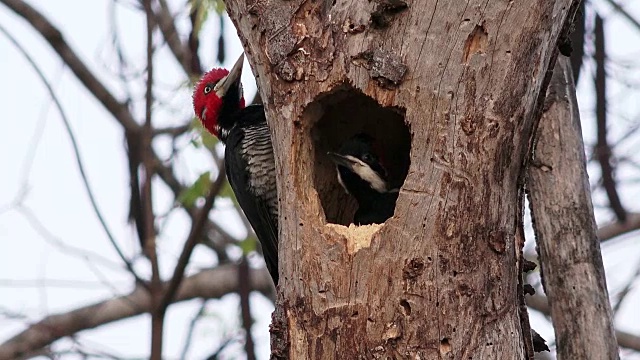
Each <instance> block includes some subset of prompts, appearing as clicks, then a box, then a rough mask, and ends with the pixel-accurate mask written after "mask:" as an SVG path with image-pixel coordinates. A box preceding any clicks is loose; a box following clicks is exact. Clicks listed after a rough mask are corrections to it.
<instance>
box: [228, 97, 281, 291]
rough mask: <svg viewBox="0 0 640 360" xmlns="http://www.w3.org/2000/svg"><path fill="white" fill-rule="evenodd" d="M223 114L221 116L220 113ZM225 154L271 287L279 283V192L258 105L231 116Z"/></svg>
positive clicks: (268, 141)
mask: <svg viewBox="0 0 640 360" xmlns="http://www.w3.org/2000/svg"><path fill="white" fill-rule="evenodd" d="M221 115H222V114H221ZM231 118H232V119H233V120H235V121H236V122H235V125H234V126H233V127H232V128H231V129H230V130H229V132H228V135H227V136H226V139H222V138H221V140H222V141H223V142H225V144H226V149H225V153H224V159H225V165H226V170H227V178H228V179H229V183H230V184H231V188H232V189H233V192H234V193H235V194H236V198H237V199H238V203H239V204H240V207H241V208H242V210H243V211H244V213H245V215H246V216H247V219H249V223H251V226H252V227H253V231H255V233H256V235H257V236H258V239H259V240H260V243H261V245H262V253H263V254H264V259H265V262H266V264H267V269H268V270H269V273H270V274H271V278H272V279H273V282H274V284H276V285H277V284H278V193H277V189H276V177H275V162H274V158H273V149H272V146H271V137H270V134H269V128H268V127H267V123H266V119H265V116H264V109H263V108H262V106H261V105H252V106H248V107H246V108H244V109H242V110H240V111H237V112H236V113H235V114H233V115H231Z"/></svg>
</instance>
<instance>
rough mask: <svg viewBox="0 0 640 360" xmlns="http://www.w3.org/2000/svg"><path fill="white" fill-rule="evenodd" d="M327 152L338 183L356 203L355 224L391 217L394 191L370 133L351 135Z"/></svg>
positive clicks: (380, 220) (369, 222)
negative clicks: (338, 148)
mask: <svg viewBox="0 0 640 360" xmlns="http://www.w3.org/2000/svg"><path fill="white" fill-rule="evenodd" d="M328 155H329V157H330V158H331V160H332V161H333V162H334V163H335V164H336V168H337V173H338V182H339V183H340V185H342V187H343V188H344V189H345V190H346V191H347V193H349V194H351V195H352V196H353V197H354V198H355V199H356V201H357V202H358V210H357V211H356V213H355V215H354V218H353V222H354V223H355V224H356V225H368V224H380V223H383V222H385V221H386V220H387V219H388V218H390V217H391V216H393V211H394V209H395V206H396V200H397V199H398V190H397V189H389V183H388V180H387V171H386V169H385V168H384V166H383V165H382V162H381V161H380V157H379V156H378V155H377V154H376V152H375V151H374V139H373V138H372V137H371V136H369V135H367V134H358V135H355V136H353V137H352V138H351V139H349V140H347V141H346V142H345V143H344V144H342V146H341V147H340V150H339V151H338V152H337V153H333V152H329V153H328Z"/></svg>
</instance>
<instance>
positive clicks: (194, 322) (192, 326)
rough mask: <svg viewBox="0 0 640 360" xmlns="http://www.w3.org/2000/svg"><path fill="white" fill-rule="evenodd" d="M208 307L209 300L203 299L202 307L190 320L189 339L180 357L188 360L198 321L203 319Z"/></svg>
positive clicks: (185, 342)
mask: <svg viewBox="0 0 640 360" xmlns="http://www.w3.org/2000/svg"><path fill="white" fill-rule="evenodd" d="M206 309H207V301H206V300H203V301H202V304H200V309H198V312H196V314H195V315H194V316H193V318H192V319H191V321H190V322H189V330H188V331H187V339H186V340H185V341H184V346H183V347H182V354H181V355H180V359H182V360H186V359H187V354H188V353H189V349H190V348H191V341H192V340H193V333H194V330H195V328H196V325H197V324H198V321H200V319H202V316H203V315H204V311H205V310H206Z"/></svg>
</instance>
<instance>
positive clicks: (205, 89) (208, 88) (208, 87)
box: [204, 85, 211, 95]
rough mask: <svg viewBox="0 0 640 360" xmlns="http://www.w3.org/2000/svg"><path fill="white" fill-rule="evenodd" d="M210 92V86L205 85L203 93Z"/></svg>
mask: <svg viewBox="0 0 640 360" xmlns="http://www.w3.org/2000/svg"><path fill="white" fill-rule="evenodd" d="M210 92H211V86H209V85H207V86H205V87H204V94H205V95H207V94H208V93H210Z"/></svg>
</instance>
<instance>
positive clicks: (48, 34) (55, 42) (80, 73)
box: [0, 0, 140, 132]
mask: <svg viewBox="0 0 640 360" xmlns="http://www.w3.org/2000/svg"><path fill="white" fill-rule="evenodd" d="M0 2H2V3H3V4H4V5H5V6H7V7H8V8H10V9H11V10H13V11H14V12H15V13H16V14H18V15H19V16H21V17H22V18H24V19H25V20H26V21H27V22H29V24H30V25H31V26H32V27H33V28H34V29H35V30H36V31H37V32H38V33H40V35H41V36H42V37H43V38H44V39H45V40H46V41H47V42H48V43H49V45H50V46H51V47H52V48H53V50H54V51H55V52H56V53H58V55H59V56H60V57H61V58H62V60H63V61H64V62H65V64H67V66H68V67H69V69H71V71H73V73H74V74H75V75H76V77H77V78H78V80H80V82H81V83H82V84H83V85H84V86H85V87H86V88H87V89H88V90H89V91H90V92H91V93H92V94H93V96H95V97H96V99H98V101H100V103H101V104H102V105H103V106H104V107H105V108H106V109H107V110H108V111H109V112H110V113H111V114H112V115H113V117H115V118H116V120H117V121H118V122H119V123H120V124H121V125H122V126H123V127H124V128H125V129H127V130H128V131H132V132H137V131H139V129H140V126H139V125H138V124H137V123H136V121H135V120H134V118H133V116H132V115H131V113H130V112H129V109H127V107H126V106H125V105H124V104H122V103H120V102H119V101H118V100H117V99H116V98H115V97H114V96H113V95H112V94H111V92H109V90H108V89H107V88H106V86H105V85H104V84H103V83H102V82H100V80H98V78H96V77H95V75H93V73H92V72H91V70H89V68H88V67H87V65H85V63H84V62H83V61H82V60H80V57H78V55H77V54H76V53H75V51H73V49H71V47H70V46H69V44H67V42H66V40H65V39H64V37H63V36H62V33H61V32H60V30H58V29H57V28H56V27H55V26H53V24H52V23H51V22H50V21H49V20H48V19H47V18H46V17H44V16H43V15H42V14H41V13H40V12H39V11H38V10H36V9H35V8H33V7H31V5H29V4H27V3H25V2H24V1H21V0H0Z"/></svg>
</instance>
